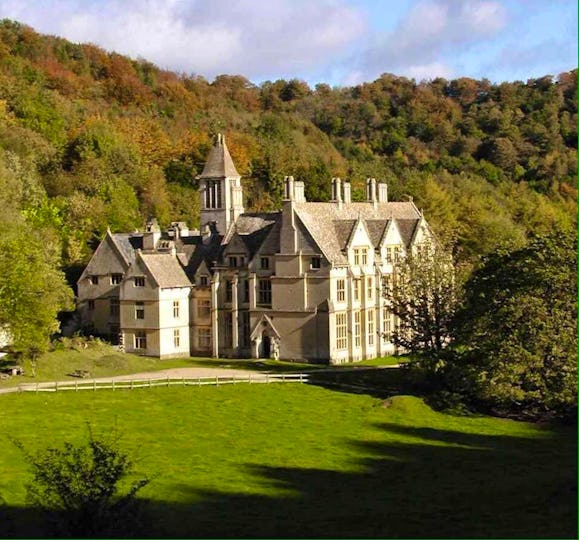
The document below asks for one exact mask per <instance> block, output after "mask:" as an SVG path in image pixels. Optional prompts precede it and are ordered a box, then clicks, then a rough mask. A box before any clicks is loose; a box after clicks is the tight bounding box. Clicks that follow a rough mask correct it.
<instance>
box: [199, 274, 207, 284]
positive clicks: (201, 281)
mask: <svg viewBox="0 0 579 540" xmlns="http://www.w3.org/2000/svg"><path fill="white" fill-rule="evenodd" d="M207 286H209V277H208V276H200V277H199V287H207Z"/></svg>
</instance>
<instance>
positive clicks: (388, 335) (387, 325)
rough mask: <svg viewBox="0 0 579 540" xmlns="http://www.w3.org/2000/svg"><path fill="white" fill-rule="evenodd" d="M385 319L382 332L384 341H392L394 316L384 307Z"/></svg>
mask: <svg viewBox="0 0 579 540" xmlns="http://www.w3.org/2000/svg"><path fill="white" fill-rule="evenodd" d="M383 316H384V321H383V323H382V333H383V338H384V341H392V318H391V315H390V312H389V311H388V310H387V309H386V308H384V311H383Z"/></svg>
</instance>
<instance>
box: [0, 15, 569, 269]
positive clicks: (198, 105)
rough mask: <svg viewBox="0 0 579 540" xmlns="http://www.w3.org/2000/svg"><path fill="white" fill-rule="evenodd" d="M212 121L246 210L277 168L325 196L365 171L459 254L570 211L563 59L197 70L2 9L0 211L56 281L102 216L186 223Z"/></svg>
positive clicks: (562, 223)
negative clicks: (406, 74) (331, 71)
mask: <svg viewBox="0 0 579 540" xmlns="http://www.w3.org/2000/svg"><path fill="white" fill-rule="evenodd" d="M217 131H223V132H225V133H226V134H227V138H228V145H229V147H230V149H231V153H232V155H233V158H234V160H235V162H236V165H237V166H238V169H239V171H240V173H241V174H243V175H244V182H245V186H246V189H245V192H246V196H247V202H246V207H247V208H250V209H253V210H258V209H260V210H261V209H273V208H276V207H278V206H279V204H280V198H281V183H282V180H283V177H284V175H287V174H292V175H293V176H294V177H296V179H301V180H304V181H305V184H306V196H307V197H308V198H309V199H311V200H316V199H317V200H327V199H328V197H329V187H330V178H331V177H332V176H341V177H344V178H348V179H350V180H351V182H352V183H353V187H354V190H353V195H354V198H355V199H356V198H358V199H361V198H363V196H364V194H363V183H364V180H365V178H366V177H368V176H373V177H376V178H378V179H383V180H386V181H387V182H388V184H389V192H390V194H391V198H392V199H404V198H406V197H409V196H411V197H413V198H414V200H415V201H416V202H417V204H418V206H419V207H421V208H423V209H424V211H425V213H426V215H427V218H428V219H429V221H430V222H431V224H432V225H433V226H434V228H435V230H436V231H437V233H438V234H439V236H441V237H443V238H446V239H448V240H450V241H451V242H453V243H454V246H455V254H456V256H457V258H458V259H459V260H460V261H463V262H466V263H469V264H470V263H476V260H477V259H478V258H479V257H480V256H481V255H483V254H485V253H488V252H489V251H491V250H492V249H494V248H496V247H497V246H500V245H505V244H520V243H521V242H522V241H523V240H524V238H525V236H526V235H527V234H528V233H529V232H530V231H533V232H546V231H548V230H552V229H553V228H554V227H562V228H573V227H575V220H576V201H575V199H576V195H577V192H576V183H575V176H576V173H577V71H576V70H574V71H572V72H569V73H562V74H560V75H558V76H557V77H556V78H553V77H552V76H545V77H543V78H540V79H534V80H529V81H527V82H510V83H502V84H498V85H497V84H490V83H489V81H486V80H481V81H477V80H473V79H467V78H462V79H457V80H452V81H447V80H444V79H435V80H433V81H430V82H421V83H416V82H415V81H414V80H409V79H406V78H403V77H396V76H394V75H389V74H385V75H383V76H382V77H380V78H379V79H377V80H376V81H374V82H370V83H364V84H361V85H358V86H354V87H349V88H330V87H329V86H328V85H325V84H319V85H317V86H316V87H315V88H314V89H311V88H309V87H308V85H307V84H305V83H304V82H301V81H298V80H290V81H284V80H279V81H275V82H265V83H263V84H262V85H260V86H255V85H253V84H252V83H251V82H250V81H248V80H247V79H245V78H243V77H241V76H231V75H221V76H219V77H217V78H216V79H215V80H214V81H213V82H211V83H210V82H208V81H207V80H205V79H204V78H202V77H199V76H190V75H180V74H176V73H171V72H168V71H164V70H162V69H159V68H157V67H156V66H154V65H152V64H151V63H149V62H147V61H146V60H132V59H129V58H127V57H124V56H121V55H118V54H115V53H107V52H105V51H103V50H102V49H99V48H98V47H96V46H94V45H89V44H73V43H71V42H68V41H66V40H64V39H61V38H57V37H52V36H43V35H40V34H38V33H36V32H35V31H34V30H33V29H31V28H29V27H26V26H23V25H21V24H19V23H16V22H12V21H8V20H4V21H2V22H0V183H1V184H2V190H1V191H2V193H1V194H0V202H1V203H2V206H3V208H6V212H5V215H4V216H3V218H2V219H4V220H5V221H6V223H4V224H3V226H6V227H8V226H9V225H8V223H11V224H12V225H13V224H14V220H16V221H17V222H18V220H20V219H21V216H24V217H25V220H26V223H22V224H21V225H20V227H21V228H25V227H30V230H34V231H36V233H35V236H36V237H37V238H40V239H42V244H43V246H44V249H49V247H50V250H51V251H50V252H51V257H53V259H51V260H55V261H56V260H57V259H58V257H59V256H61V257H62V265H63V268H64V269H66V270H67V272H68V274H69V278H70V279H71V280H74V276H75V275H77V274H76V272H78V268H79V267H81V266H82V265H83V264H85V263H86V262H87V260H88V259H89V258H90V255H91V253H92V249H94V246H95V243H96V242H97V241H98V239H100V238H101V236H102V235H103V233H104V232H105V230H106V228H107V227H110V228H111V229H112V230H113V231H121V230H125V231H126V230H132V229H134V228H139V227H142V226H143V223H144V220H145V219H146V217H147V216H149V215H155V216H157V218H158V219H159V220H160V222H161V223H162V224H167V223H168V222H169V221H172V220H186V221H188V222H189V223H190V224H191V225H195V224H197V222H198V200H197V191H196V188H197V185H196V181H195V180H194V177H195V175H196V174H197V173H198V172H200V168H201V166H202V164H203V160H204V157H205V155H206V152H207V150H208V148H209V144H210V141H211V136H212V134H214V133H215V132H217ZM11 212H13V216H12V217H11V218H8V216H10V215H12V214H11ZM14 216H16V217H14ZM54 257H55V258H54Z"/></svg>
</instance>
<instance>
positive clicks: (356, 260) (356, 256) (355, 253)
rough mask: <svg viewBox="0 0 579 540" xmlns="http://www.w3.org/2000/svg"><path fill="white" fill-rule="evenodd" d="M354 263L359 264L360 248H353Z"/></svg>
mask: <svg viewBox="0 0 579 540" xmlns="http://www.w3.org/2000/svg"><path fill="white" fill-rule="evenodd" d="M354 265H355V266H360V248H354Z"/></svg>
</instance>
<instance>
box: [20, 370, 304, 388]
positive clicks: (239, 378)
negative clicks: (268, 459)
mask: <svg viewBox="0 0 579 540" xmlns="http://www.w3.org/2000/svg"><path fill="white" fill-rule="evenodd" d="M308 380H309V375H308V374H307V373H248V375H247V376H245V375H230V376H216V377H180V378H178V377H177V378H175V377H162V378H157V379H153V378H151V379H129V380H113V379H111V380H105V379H98V380H97V379H93V380H89V381H86V380H83V381H66V382H49V383H35V384H21V385H20V386H19V387H18V390H19V391H20V392H60V391H74V392H78V391H80V390H92V391H95V392H96V391H97V390H113V391H114V390H133V389H134V388H153V387H156V386H165V387H168V386H207V385H210V386H221V385H225V384H239V383H249V384H252V383H265V384H269V383H279V382H284V383H290V382H294V383H295V382H298V383H306V382H308Z"/></svg>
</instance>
